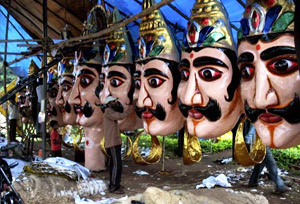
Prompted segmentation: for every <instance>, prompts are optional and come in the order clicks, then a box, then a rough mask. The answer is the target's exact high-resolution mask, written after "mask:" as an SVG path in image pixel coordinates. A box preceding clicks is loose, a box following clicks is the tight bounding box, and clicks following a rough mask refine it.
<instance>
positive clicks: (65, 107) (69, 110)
mask: <svg viewBox="0 0 300 204" xmlns="http://www.w3.org/2000/svg"><path fill="white" fill-rule="evenodd" d="M64 109H65V111H66V112H67V113H71V110H72V107H71V106H70V104H69V102H68V101H67V102H66V104H65V106H64Z"/></svg>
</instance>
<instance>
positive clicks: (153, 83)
mask: <svg viewBox="0 0 300 204" xmlns="http://www.w3.org/2000/svg"><path fill="white" fill-rule="evenodd" d="M164 82H165V80H163V79H161V78H158V77H151V78H150V79H148V83H149V85H150V86H151V87H153V88H157V87H160V86H161V85H162V84H163V83H164Z"/></svg>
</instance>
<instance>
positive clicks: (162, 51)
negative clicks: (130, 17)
mask: <svg viewBox="0 0 300 204" xmlns="http://www.w3.org/2000/svg"><path fill="white" fill-rule="evenodd" d="M154 4H155V1H154V0H143V10H145V9H147V8H150V7H151V6H153V5H154ZM138 44H139V59H138V60H139V61H140V60H144V59H146V58H155V57H158V58H164V59H168V60H172V61H179V57H180V56H179V52H178V49H177V47H176V44H175V39H174V36H173V34H172V33H171V32H170V30H169V28H168V25H167V23H166V21H165V18H164V16H163V15H162V13H161V12H160V10H155V11H153V12H152V13H151V14H149V15H147V16H144V17H143V18H142V19H141V24H140V38H139V39H138Z"/></svg>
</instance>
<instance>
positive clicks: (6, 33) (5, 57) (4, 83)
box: [3, 0, 11, 145]
mask: <svg viewBox="0 0 300 204" xmlns="http://www.w3.org/2000/svg"><path fill="white" fill-rule="evenodd" d="M10 5H11V0H9V2H8V9H7V17H6V30H5V40H7V39H8V29H9V16H10ZM4 52H7V42H6V43H5V44H4ZM6 60H7V54H5V55H4V63H3V69H4V71H3V74H4V77H3V86H4V95H5V94H6V93H7V88H6V67H7V63H6ZM5 119H6V130H7V144H8V145H9V144H10V131H9V130H10V128H9V120H8V104H7V103H6V109H5Z"/></svg>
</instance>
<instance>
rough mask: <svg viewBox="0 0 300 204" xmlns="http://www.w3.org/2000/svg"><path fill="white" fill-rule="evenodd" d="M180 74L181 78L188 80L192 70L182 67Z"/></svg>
mask: <svg viewBox="0 0 300 204" xmlns="http://www.w3.org/2000/svg"><path fill="white" fill-rule="evenodd" d="M180 75H181V80H183V81H187V80H188V79H189V76H190V71H189V70H188V69H182V70H181V71H180Z"/></svg>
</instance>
